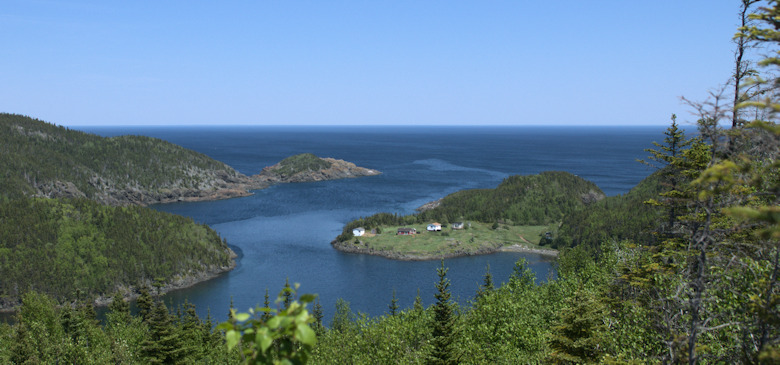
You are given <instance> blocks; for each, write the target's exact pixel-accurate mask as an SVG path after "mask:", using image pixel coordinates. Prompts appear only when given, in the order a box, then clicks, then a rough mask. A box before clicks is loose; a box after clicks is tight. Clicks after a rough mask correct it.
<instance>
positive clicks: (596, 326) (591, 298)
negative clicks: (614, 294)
mask: <svg viewBox="0 0 780 365" xmlns="http://www.w3.org/2000/svg"><path fill="white" fill-rule="evenodd" d="M565 302H566V305H567V306H566V308H564V309H563V310H562V311H561V313H560V318H559V320H558V322H557V324H555V325H553V327H552V336H551V339H550V347H551V348H552V350H553V352H552V354H551V355H550V360H552V362H556V363H561V362H562V363H574V364H583V363H598V362H599V361H600V360H601V358H602V356H603V355H604V352H605V349H604V346H603V344H604V343H605V342H607V341H606V339H605V338H604V336H605V335H606V334H607V333H608V331H607V327H606V326H605V325H604V318H606V317H607V316H608V314H607V309H606V306H605V305H604V303H602V302H601V301H599V300H598V298H597V297H596V295H594V294H593V293H589V292H586V291H585V290H582V289H580V290H577V291H576V292H575V293H574V295H573V296H572V297H569V298H567V299H566V300H565Z"/></svg>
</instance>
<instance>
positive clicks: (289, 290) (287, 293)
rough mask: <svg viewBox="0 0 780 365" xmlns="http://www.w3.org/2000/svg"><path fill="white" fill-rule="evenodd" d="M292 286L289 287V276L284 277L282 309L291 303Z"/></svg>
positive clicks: (288, 306)
mask: <svg viewBox="0 0 780 365" xmlns="http://www.w3.org/2000/svg"><path fill="white" fill-rule="evenodd" d="M292 295H293V292H292V288H290V278H286V279H284V292H283V294H282V296H283V297H284V309H287V308H290V303H292Z"/></svg>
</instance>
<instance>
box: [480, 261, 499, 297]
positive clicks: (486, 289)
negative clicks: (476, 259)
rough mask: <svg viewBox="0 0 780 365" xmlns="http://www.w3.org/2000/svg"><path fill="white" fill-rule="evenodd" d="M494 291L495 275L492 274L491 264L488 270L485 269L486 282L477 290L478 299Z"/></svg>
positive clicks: (488, 265)
mask: <svg viewBox="0 0 780 365" xmlns="http://www.w3.org/2000/svg"><path fill="white" fill-rule="evenodd" d="M493 289H495V288H494V286H493V275H492V274H491V273H490V264H489V263H488V264H487V268H485V277H484V281H483V283H482V285H481V286H480V287H479V289H478V290H477V299H479V297H481V296H483V295H485V294H488V293H490V292H492V291H493Z"/></svg>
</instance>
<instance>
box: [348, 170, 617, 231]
mask: <svg viewBox="0 0 780 365" xmlns="http://www.w3.org/2000/svg"><path fill="white" fill-rule="evenodd" d="M603 198H604V193H603V192H602V191H601V189H599V188H598V187H597V186H596V185H595V184H593V183H592V182H590V181H587V180H584V179H582V178H580V177H578V176H575V175H572V174H570V173H568V172H560V171H546V172H542V173H540V174H537V175H526V176H519V175H515V176H510V177H508V178H506V179H504V181H502V182H501V183H500V184H499V185H498V186H497V187H496V188H495V189H472V190H463V191H459V192H455V193H452V194H450V195H447V196H446V197H444V198H443V199H442V200H441V201H440V202H439V204H438V206H436V207H434V208H432V209H428V210H424V211H422V212H420V213H417V214H412V215H406V216H399V215H397V214H391V213H377V214H374V215H372V216H369V217H365V218H360V219H357V220H354V221H352V222H349V223H347V225H346V226H345V227H344V230H343V232H342V234H341V235H339V237H338V238H337V240H338V241H340V242H345V241H348V240H350V239H351V238H352V229H354V228H357V227H364V228H367V229H371V228H375V227H379V226H383V225H410V224H415V223H422V222H440V223H444V224H447V223H451V222H462V221H467V220H473V221H477V222H486V223H494V222H499V221H500V222H502V223H504V224H516V225H546V224H551V223H557V222H560V220H561V219H562V218H563V217H564V216H565V215H567V214H571V213H573V212H575V211H578V210H582V209H583V208H585V207H586V206H587V205H590V204H593V203H595V202H597V201H599V200H601V199H603Z"/></svg>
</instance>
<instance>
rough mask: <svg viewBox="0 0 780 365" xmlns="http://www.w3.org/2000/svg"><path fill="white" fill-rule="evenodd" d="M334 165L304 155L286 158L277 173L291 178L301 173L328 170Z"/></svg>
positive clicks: (308, 154)
mask: <svg viewBox="0 0 780 365" xmlns="http://www.w3.org/2000/svg"><path fill="white" fill-rule="evenodd" d="M331 165H332V164H331V163H330V162H328V161H325V160H323V159H321V158H319V157H317V156H315V155H313V154H311V153H302V154H299V155H294V156H290V157H287V158H285V159H284V160H282V161H280V162H279V168H278V169H277V170H275V172H276V173H277V174H279V175H282V176H285V177H289V176H293V175H295V174H298V173H301V172H309V171H320V170H324V169H327V168H329V167H330V166H331Z"/></svg>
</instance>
